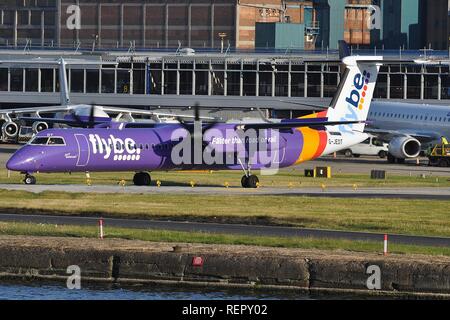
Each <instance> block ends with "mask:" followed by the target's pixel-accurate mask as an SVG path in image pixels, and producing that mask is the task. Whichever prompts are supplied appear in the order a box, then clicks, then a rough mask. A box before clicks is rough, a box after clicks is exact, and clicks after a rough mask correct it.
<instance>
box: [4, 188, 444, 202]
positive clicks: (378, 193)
mask: <svg viewBox="0 0 450 320" xmlns="http://www.w3.org/2000/svg"><path fill="white" fill-rule="evenodd" d="M0 189H2V190H14V191H27V192H33V193H41V192H46V191H52V192H69V193H88V192H89V193H100V194H113V193H122V194H195V195H249V196H258V195H259V196H263V195H275V196H304V197H321V198H324V197H326V198H388V199H424V200H425V199H430V200H450V188H432V187H429V188H423V187H421V188H358V189H350V188H349V189H344V188H329V189H328V188H327V189H324V190H322V189H319V188H295V189H294V188H293V189H289V188H269V187H262V188H259V189H243V188H238V187H235V188H225V187H194V188H192V187H182V186H180V187H177V186H166V187H160V188H158V187H156V186H151V187H136V186H126V187H121V186H113V185H94V186H87V185H33V186H29V185H22V184H0Z"/></svg>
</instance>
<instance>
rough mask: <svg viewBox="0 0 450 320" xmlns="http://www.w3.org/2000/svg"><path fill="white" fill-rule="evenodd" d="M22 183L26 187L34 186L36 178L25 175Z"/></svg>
mask: <svg viewBox="0 0 450 320" xmlns="http://www.w3.org/2000/svg"><path fill="white" fill-rule="evenodd" d="M23 183H25V184H26V185H34V184H36V178H35V177H34V176H32V175H30V174H26V175H25V178H24V179H23Z"/></svg>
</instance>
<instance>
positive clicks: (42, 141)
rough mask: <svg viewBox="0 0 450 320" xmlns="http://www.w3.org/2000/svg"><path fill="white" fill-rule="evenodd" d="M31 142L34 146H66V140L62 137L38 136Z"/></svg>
mask: <svg viewBox="0 0 450 320" xmlns="http://www.w3.org/2000/svg"><path fill="white" fill-rule="evenodd" d="M30 144H31V145H34V146H65V145H66V142H65V141H64V139H63V138H60V137H36V138H34V139H33V140H32V141H31V142H30Z"/></svg>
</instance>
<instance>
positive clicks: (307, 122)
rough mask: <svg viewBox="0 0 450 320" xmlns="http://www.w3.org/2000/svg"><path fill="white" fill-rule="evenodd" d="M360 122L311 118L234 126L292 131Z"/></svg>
mask: <svg viewBox="0 0 450 320" xmlns="http://www.w3.org/2000/svg"><path fill="white" fill-rule="evenodd" d="M358 123H361V121H328V118H315V119H314V118H311V119H292V120H288V121H281V122H271V123H267V122H266V123H243V124H238V125H236V128H237V129H242V130H248V129H255V130H258V129H293V128H302V127H310V128H324V127H327V126H340V125H350V124H358Z"/></svg>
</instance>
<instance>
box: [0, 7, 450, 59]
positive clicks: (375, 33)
mask: <svg viewBox="0 0 450 320" xmlns="http://www.w3.org/2000/svg"><path fill="white" fill-rule="evenodd" d="M372 5H376V6H378V7H380V9H381V13H380V14H381V15H380V19H382V23H381V27H380V28H379V29H372V28H370V27H369V25H368V23H367V21H368V19H370V17H371V9H370V8H372V7H371V6H372ZM448 6H449V1H448V0H433V1H426V0H309V1H303V0H181V1H180V0H127V1H125V0H114V1H112V0H110V1H106V0H4V1H1V3H0V46H10V47H11V46H13V47H17V46H25V45H26V46H29V47H36V46H42V47H44V46H45V47H49V46H54V47H57V46H59V47H83V48H87V47H92V48H94V49H95V48H114V47H120V48H134V47H139V48H177V47H190V48H215V49H217V48H223V50H226V49H227V48H240V49H253V48H255V41H256V24H257V23H265V22H269V23H281V24H287V23H292V24H300V25H302V27H300V28H298V29H297V30H303V34H302V36H303V37H304V41H303V47H304V48H305V49H315V48H323V49H326V48H330V49H336V48H337V43H338V41H339V40H342V39H345V40H347V42H349V43H350V44H352V45H357V46H363V47H364V46H365V47H375V46H377V47H378V48H380V47H385V48H386V49H398V48H400V47H402V48H404V49H420V48H424V47H429V46H431V47H432V48H434V49H441V50H446V49H448V48H447V44H448V36H449V31H448V30H449V23H448V17H449V16H448V14H447V15H446V13H448V10H447V9H448ZM297 43H299V42H296V44H297Z"/></svg>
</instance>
